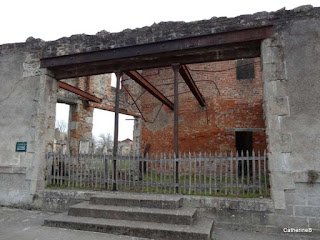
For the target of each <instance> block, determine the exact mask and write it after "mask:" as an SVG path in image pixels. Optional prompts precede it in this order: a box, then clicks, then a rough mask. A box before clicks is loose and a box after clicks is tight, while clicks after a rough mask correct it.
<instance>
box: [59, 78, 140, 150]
mask: <svg viewBox="0 0 320 240" xmlns="http://www.w3.org/2000/svg"><path fill="white" fill-rule="evenodd" d="M61 81H62V82H65V83H67V84H69V85H71V86H74V87H76V88H78V89H81V90H82V91H85V92H88V93H90V94H92V95H94V96H96V97H98V98H101V99H102V102H101V103H94V104H92V102H89V101H88V99H86V98H84V97H81V96H78V95H76V94H74V93H72V92H69V91H67V90H65V89H62V88H59V90H58V102H63V103H66V104H69V105H70V118H69V124H68V125H69V131H68V142H69V149H70V154H78V153H79V151H80V150H81V153H90V152H92V128H93V111H94V108H95V107H96V108H102V109H106V110H108V109H109V110H111V108H112V107H113V106H114V101H115V88H114V87H112V86H111V74H101V75H95V76H88V77H79V78H72V79H65V80H61ZM131 91H133V88H132V89H131ZM120 108H121V109H125V110H129V111H132V112H136V109H135V107H134V106H133V105H129V104H128V102H127V95H126V93H125V90H124V89H121V90H120ZM84 142H86V143H88V144H85V147H81V149H80V145H82V146H84V145H83V144H82V143H84Z"/></svg>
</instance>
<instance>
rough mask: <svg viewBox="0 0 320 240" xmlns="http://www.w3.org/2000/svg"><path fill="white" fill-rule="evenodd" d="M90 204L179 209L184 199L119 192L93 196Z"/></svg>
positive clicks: (171, 196)
mask: <svg viewBox="0 0 320 240" xmlns="http://www.w3.org/2000/svg"><path fill="white" fill-rule="evenodd" d="M90 203H91V204H97V205H113V206H130V207H144V208H161V209H177V208H180V207H182V204H183V198H182V197H180V196H173V195H160V194H150V195H148V194H131V193H130V194H128V193H120V192H117V193H103V194H99V195H96V196H93V197H91V198H90Z"/></svg>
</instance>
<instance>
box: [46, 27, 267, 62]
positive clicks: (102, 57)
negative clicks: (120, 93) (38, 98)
mask: <svg viewBox="0 0 320 240" xmlns="http://www.w3.org/2000/svg"><path fill="white" fill-rule="evenodd" d="M272 33H273V30H272V26H270V25H269V26H264V27H259V28H251V29H244V30H238V31H230V32H223V33H216V34H210V35H202V36H195V37H187V38H181V39H175V40H169V41H162V42H155V43H149V44H142V45H134V46H130V47H122V48H113V49H107V50H102V51H95V52H89V53H80V54H73V55H66V56H59V57H49V58H43V59H41V62H40V66H41V68H50V67H58V66H64V65H74V64H80V63H89V62H96V61H106V60H114V59H119V58H130V57H135V56H143V55H150V54H157V53H166V52H173V51H183V50H187V49H197V48H203V47H209V46H220V45H225V44H231V43H241V42H249V41H254V40H262V39H265V38H268V37H269V36H271V34H272Z"/></svg>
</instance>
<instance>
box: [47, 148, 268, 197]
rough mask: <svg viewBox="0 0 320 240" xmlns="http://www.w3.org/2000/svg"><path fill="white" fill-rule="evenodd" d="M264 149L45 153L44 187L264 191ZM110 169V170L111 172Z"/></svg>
mask: <svg viewBox="0 0 320 240" xmlns="http://www.w3.org/2000/svg"><path fill="white" fill-rule="evenodd" d="M114 160H116V172H115V171H114V162H115V161H114ZM267 169H268V167H267V157H266V152H263V154H261V153H260V152H258V153H255V152H250V153H249V152H246V153H243V152H242V153H241V154H240V155H238V154H236V155H235V156H234V155H233V154H232V153H231V154H227V153H215V154H206V153H204V154H203V153H200V154H191V153H189V154H183V155H180V157H179V158H175V157H173V154H159V155H152V156H146V157H141V156H117V157H116V158H114V157H113V156H110V155H94V154H92V155H81V154H80V155H77V156H70V155H61V154H53V153H50V154H48V157H47V185H48V187H59V188H79V189H94V190H103V189H104V190H111V189H112V187H113V186H114V183H115V184H116V187H117V190H122V191H135V192H154V193H180V194H188V195H217V196H239V197H267V196H269V184H268V182H269V180H268V171H267ZM114 173H116V175H114Z"/></svg>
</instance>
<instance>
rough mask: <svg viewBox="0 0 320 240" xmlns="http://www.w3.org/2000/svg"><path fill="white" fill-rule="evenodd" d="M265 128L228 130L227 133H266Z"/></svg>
mask: <svg viewBox="0 0 320 240" xmlns="http://www.w3.org/2000/svg"><path fill="white" fill-rule="evenodd" d="M264 131H265V128H227V129H226V132H264Z"/></svg>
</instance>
